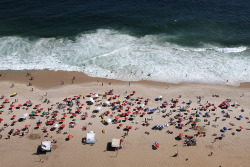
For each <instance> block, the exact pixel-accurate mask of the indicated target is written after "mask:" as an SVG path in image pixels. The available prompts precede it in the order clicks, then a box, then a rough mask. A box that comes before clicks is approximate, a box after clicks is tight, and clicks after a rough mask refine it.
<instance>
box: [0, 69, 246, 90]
mask: <svg viewBox="0 0 250 167" xmlns="http://www.w3.org/2000/svg"><path fill="white" fill-rule="evenodd" d="M0 73H1V74H2V76H1V77H0V82H6V81H7V82H13V83H14V84H15V83H27V84H29V83H32V86H35V87H39V88H40V89H49V88H53V87H58V86H60V85H62V83H61V82H62V81H63V82H64V85H71V84H72V79H73V78H74V77H75V80H74V81H73V82H74V84H86V83H90V82H96V83H97V81H98V83H100V84H102V83H103V84H109V83H110V82H111V83H112V84H125V85H128V84H129V83H130V84H142V85H154V86H160V87H164V86H165V87H169V86H171V87H178V86H183V85H187V86H201V85H204V86H214V87H217V86H219V87H229V88H249V87H250V82H243V83H240V85H239V86H233V85H223V84H203V83H189V82H184V83H177V84H175V83H166V82H158V81H150V80H140V81H121V80H115V79H107V78H98V77H90V76H88V75H86V74H84V73H82V72H76V71H53V70H23V71H15V70H6V71H5V70H4V71H0ZM27 73H30V74H31V76H32V77H34V80H29V76H26V74H27ZM5 74H7V75H6V76H4V75H5Z"/></svg>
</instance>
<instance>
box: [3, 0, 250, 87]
mask: <svg viewBox="0 0 250 167" xmlns="http://www.w3.org/2000/svg"><path fill="white" fill-rule="evenodd" d="M249 47H250V1H246V0H227V1H226V0H209V1H205V0H102V1H101V0H99V1H98V0H85V1H84V0H81V1H80V0H71V1H69V0H68V1H66V0H64V1H62V0H60V1H59V0H54V1H48V0H40V1H31V0H22V1H20V0H2V1H0V70H42V69H50V70H65V71H80V72H83V73H86V74H87V75H89V76H95V77H103V78H113V79H118V80H125V81H137V80H154V81H162V82H169V83H180V82H195V83H211V84H229V85H238V84H239V83H241V82H250V50H249ZM149 74H150V75H149Z"/></svg>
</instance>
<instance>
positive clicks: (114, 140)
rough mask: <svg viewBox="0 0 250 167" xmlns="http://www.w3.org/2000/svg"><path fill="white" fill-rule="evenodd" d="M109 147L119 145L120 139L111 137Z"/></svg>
mask: <svg viewBox="0 0 250 167" xmlns="http://www.w3.org/2000/svg"><path fill="white" fill-rule="evenodd" d="M111 147H121V141H120V139H115V138H113V139H112V143H111Z"/></svg>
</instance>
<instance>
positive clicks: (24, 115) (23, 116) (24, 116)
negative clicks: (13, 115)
mask: <svg viewBox="0 0 250 167" xmlns="http://www.w3.org/2000/svg"><path fill="white" fill-rule="evenodd" d="M28 115H29V114H28V113H25V114H23V115H22V116H21V118H22V119H24V118H26V117H27V116H28Z"/></svg>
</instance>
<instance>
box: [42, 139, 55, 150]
mask: <svg viewBox="0 0 250 167" xmlns="http://www.w3.org/2000/svg"><path fill="white" fill-rule="evenodd" d="M41 149H42V151H49V152H51V151H52V147H51V141H44V142H42V144H41Z"/></svg>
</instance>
